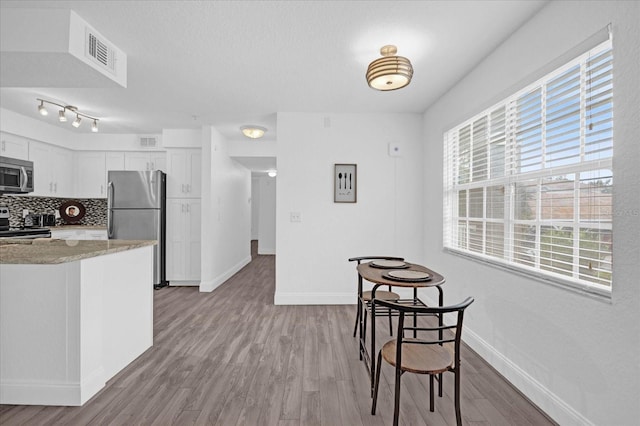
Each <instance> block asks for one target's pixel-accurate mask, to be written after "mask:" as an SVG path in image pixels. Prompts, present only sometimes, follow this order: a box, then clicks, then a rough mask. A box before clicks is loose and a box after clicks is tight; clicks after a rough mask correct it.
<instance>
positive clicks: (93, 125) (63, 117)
mask: <svg viewBox="0 0 640 426" xmlns="http://www.w3.org/2000/svg"><path fill="white" fill-rule="evenodd" d="M36 99H37V100H38V101H39V102H40V105H38V112H39V113H40V114H41V115H48V114H49V111H47V108H46V107H45V105H44V104H45V103H46V104H50V105H55V106H57V107H59V108H61V109H60V111H59V112H58V120H59V121H60V122H62V123H64V122H66V121H67V115H66V112H67V111H70V112H71V113H73V114H75V115H76V119H75V120H73V122H72V123H71V125H72V126H73V127H75V128H78V127H80V122H81V121H82V118H83V117H84V118H88V119H89V120H93V122H92V123H91V131H92V132H94V133H96V132H97V131H98V121H100V119H99V118H96V117H92V116H90V115H87V114H85V113H82V112H80V111H78V108H76V107H74V106H71V105H61V104H59V103H57V102H51V101H46V100H44V99H40V98H36Z"/></svg>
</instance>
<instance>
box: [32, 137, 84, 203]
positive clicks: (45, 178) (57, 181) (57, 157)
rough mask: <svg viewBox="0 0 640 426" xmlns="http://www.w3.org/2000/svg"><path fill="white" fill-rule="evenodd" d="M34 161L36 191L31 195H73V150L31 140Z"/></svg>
mask: <svg viewBox="0 0 640 426" xmlns="http://www.w3.org/2000/svg"><path fill="white" fill-rule="evenodd" d="M29 160H31V161H33V168H34V172H33V175H34V177H33V180H34V191H33V192H32V193H31V195H41V196H48V197H70V196H73V179H72V176H73V170H74V161H73V151H71V150H69V149H65V148H60V147H57V146H54V145H48V144H46V143H40V142H33V141H32V142H29Z"/></svg>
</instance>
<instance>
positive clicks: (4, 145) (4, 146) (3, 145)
mask: <svg viewBox="0 0 640 426" xmlns="http://www.w3.org/2000/svg"><path fill="white" fill-rule="evenodd" d="M2 150H3V151H6V150H7V143H6V142H5V141H2Z"/></svg>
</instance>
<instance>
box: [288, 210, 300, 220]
mask: <svg viewBox="0 0 640 426" xmlns="http://www.w3.org/2000/svg"><path fill="white" fill-rule="evenodd" d="M289 222H302V215H301V214H300V212H291V213H289Z"/></svg>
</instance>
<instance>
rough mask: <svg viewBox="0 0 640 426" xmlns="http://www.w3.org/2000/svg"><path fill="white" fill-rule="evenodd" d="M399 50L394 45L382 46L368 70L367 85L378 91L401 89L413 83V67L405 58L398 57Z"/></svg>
mask: <svg viewBox="0 0 640 426" xmlns="http://www.w3.org/2000/svg"><path fill="white" fill-rule="evenodd" d="M397 52H398V49H397V48H396V47H395V46H393V45H387V46H382V48H381V49H380V54H381V55H382V58H378V59H376V60H375V61H373V62H371V63H370V64H369V68H367V83H368V84H369V87H371V88H372V89H376V90H382V91H388V90H396V89H400V88H402V87H404V86H406V85H407V84H409V83H410V82H411V77H412V76H413V66H412V65H411V62H409V60H408V59H407V58H405V57H404V56H396V53H397Z"/></svg>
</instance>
